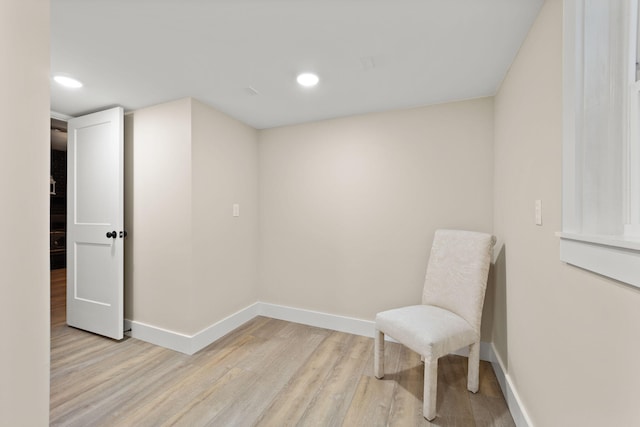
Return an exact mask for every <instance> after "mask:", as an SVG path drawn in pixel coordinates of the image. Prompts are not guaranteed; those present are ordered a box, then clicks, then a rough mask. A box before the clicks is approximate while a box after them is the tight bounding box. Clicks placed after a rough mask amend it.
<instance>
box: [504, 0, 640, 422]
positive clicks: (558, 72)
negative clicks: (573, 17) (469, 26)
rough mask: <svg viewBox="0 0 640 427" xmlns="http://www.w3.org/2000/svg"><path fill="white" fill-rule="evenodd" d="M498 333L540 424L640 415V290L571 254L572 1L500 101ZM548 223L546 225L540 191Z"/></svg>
mask: <svg viewBox="0 0 640 427" xmlns="http://www.w3.org/2000/svg"><path fill="white" fill-rule="evenodd" d="M495 135H496V139H495V188H494V194H495V208H494V212H495V220H494V226H495V233H496V235H498V237H500V238H501V239H502V240H503V241H504V252H503V254H502V259H501V263H502V265H501V266H499V267H498V270H501V271H502V273H501V274H500V276H501V280H502V281H504V289H500V288H501V287H500V286H498V292H499V293H500V294H501V295H499V299H504V300H505V301H506V307H505V306H502V304H499V305H498V306H500V307H502V308H503V312H502V313H498V315H497V316H496V320H497V319H498V318H503V319H504V320H505V323H503V322H498V321H496V322H494V327H495V328H496V329H495V330H494V332H495V333H494V342H495V344H496V349H497V350H498V354H499V356H500V357H501V358H502V359H503V361H504V362H505V364H506V365H507V367H508V368H507V374H508V375H509V377H510V378H511V380H512V382H513V384H514V386H515V388H516V390H517V393H518V394H519V395H520V397H521V399H522V402H523V404H524V407H525V410H526V411H527V412H528V414H529V416H530V418H531V421H532V422H533V424H534V425H536V426H568V425H570V426H597V425H610V426H631V425H639V424H640V409H639V406H638V402H640V388H639V387H638V380H639V379H640V364H639V363H638V354H640V310H639V309H638V307H640V291H639V290H638V289H635V288H632V287H629V286H626V285H623V284H621V283H618V282H615V281H612V280H608V279H605V278H603V277H600V276H597V275H595V274H592V273H589V272H586V271H583V270H580V269H577V268H574V267H571V266H569V265H566V264H563V263H562V262H560V261H559V242H558V238H557V237H556V236H555V235H554V233H555V232H556V231H558V230H560V225H561V208H560V207H561V148H562V1H561V0H547V2H546V3H545V5H544V7H543V8H542V10H541V12H540V15H539V17H538V19H537V21H536V23H535V24H534V26H533V28H532V29H531V31H530V33H529V36H528V38H527V40H526V42H525V43H524V45H523V46H522V48H521V50H520V53H519V54H518V57H517V58H516V60H515V62H514V63H513V65H512V66H511V69H510V71H509V73H508V75H507V77H506V79H505V81H504V82H503V84H502V87H501V88H500V90H499V93H498V95H497V96H496V100H495ZM536 199H541V200H542V203H543V225H542V226H536V225H534V200H536Z"/></svg>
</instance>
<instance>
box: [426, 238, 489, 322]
mask: <svg viewBox="0 0 640 427" xmlns="http://www.w3.org/2000/svg"><path fill="white" fill-rule="evenodd" d="M495 242H496V239H495V237H493V236H492V235H490V234H486V233H478V232H474V231H461V230H437V231H436V233H435V236H434V238H433V245H432V247H431V255H430V256H429V263H428V264H427V276H426V278H425V282H424V290H423V293H422V303H423V304H429V305H435V306H438V307H441V308H444V309H446V310H449V311H452V312H454V313H456V314H457V315H459V316H461V317H462V318H463V319H465V320H466V321H467V322H469V324H470V325H471V326H472V327H473V328H474V329H475V330H476V331H477V332H478V333H480V320H481V317H482V306H483V304H484V294H485V290H486V288H487V276H488V274H489V265H490V263H491V253H492V250H493V246H494V245H495Z"/></svg>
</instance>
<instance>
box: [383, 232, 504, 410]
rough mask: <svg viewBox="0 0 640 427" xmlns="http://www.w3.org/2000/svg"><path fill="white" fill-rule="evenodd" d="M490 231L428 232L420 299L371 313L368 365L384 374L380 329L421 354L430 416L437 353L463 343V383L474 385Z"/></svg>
mask: <svg viewBox="0 0 640 427" xmlns="http://www.w3.org/2000/svg"><path fill="white" fill-rule="evenodd" d="M494 245H495V237H493V236H491V235H489V234H485V233H477V232H472V231H459V230H438V231H436V233H435V236H434V238H433V246H432V247H431V255H430V256H429V262H428V264H427V275H426V278H425V283H424V290H423V293H422V304H421V305H413V306H409V307H402V308H396V309H393V310H387V311H383V312H381V313H378V314H377V315H376V334H375V349H374V351H375V354H374V371H375V376H376V377H377V378H382V377H384V335H385V334H387V335H389V336H390V337H392V338H394V339H395V340H396V341H398V342H400V343H401V344H403V345H405V346H406V347H409V348H410V349H411V350H413V351H415V352H417V353H419V354H420V355H421V356H422V358H423V359H424V401H423V415H424V417H425V418H426V419H428V420H433V419H434V418H435V417H436V387H437V384H438V378H437V377H438V358H440V357H442V356H445V355H447V354H449V353H451V352H453V351H456V350H459V349H461V348H463V347H466V346H469V360H468V370H469V374H468V377H467V389H468V390H469V391H471V392H474V393H475V392H477V391H478V382H479V377H478V376H479V366H480V320H481V316H482V306H483V304H484V294H485V290H486V287H487V276H488V273H489V265H490V263H491V253H492V249H493V246H494Z"/></svg>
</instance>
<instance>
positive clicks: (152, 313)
mask: <svg viewBox="0 0 640 427" xmlns="http://www.w3.org/2000/svg"><path fill="white" fill-rule="evenodd" d="M125 128H126V132H125V146H126V148H125V150H126V153H125V159H126V162H127V164H126V170H125V194H126V203H125V225H126V229H127V231H128V233H129V234H128V238H127V240H126V247H125V271H126V277H125V289H126V290H125V305H126V306H125V317H126V318H127V319H130V320H135V321H138V322H142V323H147V324H150V325H153V326H157V327H160V328H165V329H169V330H172V331H176V332H182V333H189V332H190V331H191V329H192V322H193V319H192V316H193V310H192V308H191V285H192V268H191V262H192V245H191V240H192V236H191V201H192V188H191V102H190V100H189V99H181V100H178V101H173V102H169V103H165V104H161V105H157V106H153V107H149V108H144V109H141V110H137V111H135V112H133V113H131V114H129V115H128V116H127V118H126V121H125Z"/></svg>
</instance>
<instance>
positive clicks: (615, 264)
mask: <svg viewBox="0 0 640 427" xmlns="http://www.w3.org/2000/svg"><path fill="white" fill-rule="evenodd" d="M556 235H557V236H558V237H560V260H562V261H564V262H566V263H568V264H571V265H575V266H577V267H580V268H584V269H585V270H589V271H593V272H594V273H598V274H600V275H603V276H606V277H610V278H612V279H615V280H618V281H621V282H624V283H628V284H630V285H632V286H635V287H637V288H640V240H637V239H629V238H624V237H618V236H591V235H582V234H573V233H562V232H560V233H556Z"/></svg>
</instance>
